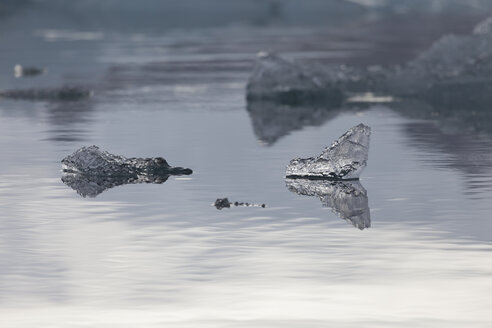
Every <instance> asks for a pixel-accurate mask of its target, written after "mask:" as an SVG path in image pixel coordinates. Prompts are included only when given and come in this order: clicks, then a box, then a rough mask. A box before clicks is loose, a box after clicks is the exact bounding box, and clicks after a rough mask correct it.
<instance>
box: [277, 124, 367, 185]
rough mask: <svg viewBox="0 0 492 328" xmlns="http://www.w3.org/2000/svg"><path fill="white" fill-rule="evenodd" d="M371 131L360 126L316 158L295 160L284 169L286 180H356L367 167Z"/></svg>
mask: <svg viewBox="0 0 492 328" xmlns="http://www.w3.org/2000/svg"><path fill="white" fill-rule="evenodd" d="M370 135H371V128H370V127H368V126H366V125H364V124H359V125H357V126H354V127H353V128H351V129H350V130H348V131H347V132H346V133H345V134H344V135H342V136H341V137H340V138H339V139H338V140H336V141H335V142H334V143H333V144H332V145H331V146H330V147H328V148H326V149H325V150H324V151H323V152H322V153H321V154H320V155H319V156H317V157H310V158H305V159H302V158H296V159H293V160H291V161H290V163H289V165H288V166H287V171H286V177H287V178H308V179H332V180H342V179H358V178H359V175H360V173H361V172H362V170H363V169H364V168H365V167H366V165H367V158H368V152H369V140H370Z"/></svg>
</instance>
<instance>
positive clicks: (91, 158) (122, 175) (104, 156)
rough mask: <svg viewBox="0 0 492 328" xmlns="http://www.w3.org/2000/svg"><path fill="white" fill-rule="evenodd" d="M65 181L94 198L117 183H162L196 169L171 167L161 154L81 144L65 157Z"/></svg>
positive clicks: (63, 161) (83, 194)
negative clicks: (111, 150)
mask: <svg viewBox="0 0 492 328" xmlns="http://www.w3.org/2000/svg"><path fill="white" fill-rule="evenodd" d="M62 165H63V172H64V175H63V177H62V181H63V182H64V183H65V184H67V185H69V186H70V187H72V188H73V189H75V190H77V192H78V193H79V194H80V195H82V196H84V197H85V196H90V197H95V196H96V195H98V194H99V193H101V192H103V191H104V190H106V189H108V188H112V187H114V186H118V185H122V184H127V183H163V182H165V181H166V180H167V178H168V177H169V176H170V175H188V174H192V173H193V171H192V170H190V169H185V168H182V167H171V166H170V165H169V164H168V163H167V162H166V160H165V159H163V158H162V157H155V158H135V157H132V158H126V157H124V156H118V155H113V154H110V153H108V152H106V151H101V150H100V149H99V147H97V146H90V147H82V148H80V149H78V150H77V151H75V152H74V153H73V154H72V155H69V156H67V157H65V158H64V159H63V160H62Z"/></svg>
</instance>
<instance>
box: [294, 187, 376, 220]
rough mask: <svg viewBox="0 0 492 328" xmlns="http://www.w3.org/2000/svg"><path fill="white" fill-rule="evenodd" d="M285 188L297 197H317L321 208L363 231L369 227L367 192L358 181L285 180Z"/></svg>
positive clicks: (369, 215) (369, 216) (369, 214)
mask: <svg viewBox="0 0 492 328" xmlns="http://www.w3.org/2000/svg"><path fill="white" fill-rule="evenodd" d="M285 183H286V185H287V188H288V189H289V190H290V191H292V192H295V193H296V194H298V195H306V196H318V197H319V199H320V200H321V203H323V206H326V207H329V208H331V209H332V210H333V212H335V213H336V214H337V215H338V216H339V217H341V218H342V219H344V220H345V221H347V222H350V223H352V224H353V225H354V227H357V228H359V229H360V230H363V229H365V228H369V227H370V226H371V213H370V210H369V200H368V198H367V191H366V189H364V187H363V186H362V185H361V184H360V182H358V181H328V180H306V179H286V180H285Z"/></svg>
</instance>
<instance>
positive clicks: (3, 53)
mask: <svg viewBox="0 0 492 328" xmlns="http://www.w3.org/2000/svg"><path fill="white" fill-rule="evenodd" d="M26 15H27V14H26ZM31 15H32V16H33V17H34V16H35V14H34V13H31ZM32 21H34V22H35V23H32V24H31V23H30V22H32ZM26 22H29V23H26ZM70 24H72V23H71V22H68V23H66V25H67V26H68V27H67V26H65V25H64V27H63V28H61V27H51V25H50V23H49V19H46V21H41V22H38V21H36V20H35V19H33V18H32V17H30V18H29V17H27V18H26V17H20V18H17V20H5V21H3V22H2V23H1V24H0V30H1V31H2V35H1V39H2V42H1V43H0V64H1V65H0V73H1V78H0V89H1V90H4V89H15V88H30V87H57V86H61V85H65V84H70V85H85V86H87V87H89V88H91V89H93V90H94V95H93V96H92V97H91V98H90V99H88V100H83V101H79V102H72V103H68V102H32V101H14V100H7V99H2V100H0V154H1V155H0V156H1V157H0V158H1V161H0V326H1V327H3V328H14V327H16V328H18V327H52V328H55V327H164V326H166V327H321V326H323V327H327V326H329V327H490V324H492V320H491V315H490V308H491V307H492V299H491V297H490V295H491V294H492V216H491V213H492V203H491V201H490V199H491V198H492V155H491V154H492V141H491V140H492V139H491V138H490V134H489V133H488V132H487V127H483V125H484V124H485V125H486V124H487V122H490V121H487V120H486V118H484V116H486V117H488V116H487V115H490V114H487V113H485V114H484V113H482V114H481V115H477V116H476V119H473V116H472V118H471V119H470V117H469V116H467V117H468V119H467V120H464V119H461V118H460V116H459V115H454V114H453V115H451V114H450V115H446V114H445V113H444V114H443V113H436V112H434V111H432V110H426V111H424V112H425V113H424V114H422V113H421V112H422V110H421V108H420V107H419V106H423V105H419V104H418V103H416V104H413V105H410V106H408V107H407V108H405V109H404V110H402V109H396V108H395V106H396V105H395V104H393V103H379V104H371V105H368V106H350V108H349V107H347V108H341V109H330V108H322V107H321V108H309V107H308V108H304V109H302V108H301V109H298V108H297V109H296V108H287V109H282V108H280V109H278V108H277V109H275V108H274V109H273V110H272V109H271V108H269V107H268V106H266V107H265V108H262V107H261V106H260V108H252V107H251V105H248V104H247V102H246V100H245V85H246V82H247V79H248V76H249V74H250V72H251V68H252V65H253V61H254V57H255V53H256V52H258V51H260V50H265V49H266V50H269V49H271V50H276V51H279V52H281V53H284V54H286V55H287V56H291V57H296V58H301V59H306V60H319V61H325V62H326V63H327V64H342V63H377V61H378V60H380V61H383V60H384V61H388V62H398V61H403V60H404V59H408V58H412V56H414V55H415V52H416V51H417V50H419V49H420V50H422V49H425V46H426V45H427V44H429V40H423V41H422V40H420V39H419V37H418V36H417V37H415V38H414V39H412V40H409V41H408V42H407V43H406V44H407V47H405V45H404V42H402V41H401V40H400V39H398V37H395V38H389V37H387V38H385V37H380V38H379V37H375V36H374V34H371V31H366V32H367V35H364V34H363V33H361V31H363V30H364V29H362V28H361V29H358V30H357V29H355V30H343V29H331V28H320V27H316V28H314V27H302V28H301V27H291V28H286V27H278V28H276V27H263V26H232V27H228V28H213V27H210V28H206V29H170V30H169V31H166V32H162V33H151V32H142V33H117V32H115V31H104V30H103V31H101V30H90V29H87V27H85V28H86V29H85V30H84V29H82V30H80V29H78V28H79V27H78V26H77V25H76V23H75V22H74V23H73V24H74V25H73V26H72V25H70ZM45 26H49V28H45ZM372 32H374V31H372ZM368 35H372V38H369V37H368ZM410 41H411V42H410ZM415 49H416V50H415ZM17 63H27V64H30V65H36V66H40V67H43V66H46V67H48V72H47V73H46V74H43V75H40V76H37V77H33V78H24V79H16V78H15V77H14V76H13V66H14V65H15V64H17ZM248 106H249V107H248ZM412 106H413V107H412ZM271 110H272V111H271ZM284 110H285V111H284ZM464 110H467V111H474V108H465V109H464ZM272 113H273V114H272ZM361 122H362V123H365V124H367V125H369V126H371V127H372V139H371V149H370V153H369V164H368V167H367V168H366V170H365V171H364V173H363V174H362V177H361V181H360V183H361V185H362V186H363V187H364V188H365V190H366V191H367V196H368V201H369V209H370V219H371V221H370V227H367V228H365V229H363V230H360V229H357V228H356V227H354V226H353V225H352V223H351V222H350V221H349V220H343V219H342V218H340V217H339V215H337V213H336V210H335V211H334V210H333V209H331V208H328V207H326V206H323V203H322V202H321V201H320V198H319V197H317V196H306V195H298V194H296V193H295V192H292V191H290V190H289V189H288V188H287V187H286V181H285V179H284V174H285V166H286V164H287V163H288V162H289V160H290V159H292V158H295V157H308V156H312V155H316V154H318V153H319V152H321V150H322V149H323V148H324V147H326V146H327V145H329V144H331V142H332V141H333V140H335V139H336V138H338V137H339V136H340V135H341V134H342V133H343V132H345V131H346V130H347V129H348V128H350V127H352V126H354V125H356V124H358V123H361ZM477 127H478V128H477ZM480 127H481V128H480ZM93 144H94V145H98V146H99V147H101V148H102V149H104V150H107V151H109V152H111V153H114V154H119V155H125V156H128V157H132V156H137V157H153V156H162V157H164V158H166V159H167V161H168V162H169V163H170V164H172V165H177V166H183V167H189V168H192V169H193V171H194V173H193V174H192V175H190V176H180V177H170V178H169V179H168V180H167V181H166V182H165V183H163V184H128V185H122V186H116V187H114V188H111V189H108V190H105V191H104V192H102V193H100V194H99V195H97V196H96V197H82V196H81V195H79V194H78V193H77V191H76V190H73V189H72V188H70V187H69V186H67V185H65V184H64V183H63V182H62V181H61V174H62V173H61V163H60V160H61V159H62V158H63V157H65V156H67V155H69V154H71V153H72V152H73V151H74V150H76V149H78V148H79V147H81V146H87V145H93ZM221 197H228V199H229V200H230V201H233V202H234V201H240V202H251V203H259V204H262V203H265V204H266V208H260V207H234V206H233V207H231V208H226V209H222V210H217V209H216V208H215V207H214V206H212V203H213V202H214V201H215V199H216V198H221Z"/></svg>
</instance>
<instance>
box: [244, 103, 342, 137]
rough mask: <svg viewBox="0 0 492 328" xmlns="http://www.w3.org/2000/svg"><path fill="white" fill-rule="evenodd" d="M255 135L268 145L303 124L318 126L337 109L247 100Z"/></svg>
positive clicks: (331, 117) (334, 114) (334, 113)
mask: <svg viewBox="0 0 492 328" xmlns="http://www.w3.org/2000/svg"><path fill="white" fill-rule="evenodd" d="M247 110H248V113H249V116H250V117H251V123H252V125H253V131H254V133H255V135H256V137H257V138H258V139H259V140H261V141H262V142H265V143H266V144H268V145H271V144H273V143H274V142H275V141H277V140H278V139H279V138H280V137H283V136H285V135H287V134H289V133H290V132H292V131H295V130H300V129H302V128H303V127H304V126H319V125H322V124H323V123H325V122H326V121H328V120H330V119H333V118H334V117H335V116H337V115H338V113H339V110H337V109H331V108H326V107H323V106H291V105H286V104H278V103H275V102H271V101H253V102H248V107H247Z"/></svg>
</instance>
